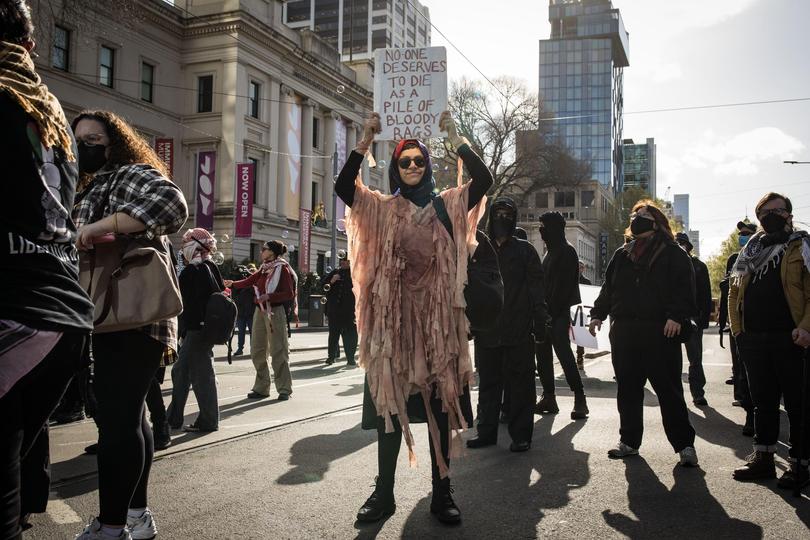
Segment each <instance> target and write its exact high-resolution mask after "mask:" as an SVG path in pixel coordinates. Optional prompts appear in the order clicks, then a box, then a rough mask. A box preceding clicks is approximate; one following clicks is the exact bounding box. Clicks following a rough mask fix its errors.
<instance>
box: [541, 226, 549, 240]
mask: <svg viewBox="0 0 810 540" xmlns="http://www.w3.org/2000/svg"><path fill="white" fill-rule="evenodd" d="M540 238H542V239H543V242H547V241H548V229H546V228H545V227H540Z"/></svg>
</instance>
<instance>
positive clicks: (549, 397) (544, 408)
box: [534, 394, 560, 414]
mask: <svg viewBox="0 0 810 540" xmlns="http://www.w3.org/2000/svg"><path fill="white" fill-rule="evenodd" d="M558 412H560V407H559V406H558V405H557V397H556V396H555V395H554V394H543V397H542V398H541V399H540V401H538V402H537V405H535V406H534V414H557V413H558Z"/></svg>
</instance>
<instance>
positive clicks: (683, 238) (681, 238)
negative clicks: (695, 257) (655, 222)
mask: <svg viewBox="0 0 810 540" xmlns="http://www.w3.org/2000/svg"><path fill="white" fill-rule="evenodd" d="M675 241H676V242H677V243H679V244H680V245H682V246H683V245H687V246H689V249H692V248H693V247H694V246H693V245H692V241H691V240H689V235H688V234H686V233H685V232H679V233H677V234H676V235H675Z"/></svg>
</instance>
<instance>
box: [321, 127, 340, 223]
mask: <svg viewBox="0 0 810 540" xmlns="http://www.w3.org/2000/svg"><path fill="white" fill-rule="evenodd" d="M325 120H326V122H325V123H324V124H325V125H324V129H326V132H325V133H324V149H323V151H324V153H325V154H327V155H328V156H330V157H332V156H334V154H335V143H336V140H337V136H336V133H337V126H338V122H340V114H338V113H336V112H335V111H332V112H331V113H329V116H327V117H326V119H325ZM328 163H329V165H328V166H327V167H326V174H325V175H324V181H323V203H324V205H325V206H326V217H327V220H329V221H330V223H331V220H333V219H334V218H335V216H333V215H332V192H333V191H334V188H335V179H334V178H333V176H332V170H333V167H334V165H333V164H332V159H329V162H328ZM338 172H340V171H338Z"/></svg>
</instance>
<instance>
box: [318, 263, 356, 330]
mask: <svg viewBox="0 0 810 540" xmlns="http://www.w3.org/2000/svg"><path fill="white" fill-rule="evenodd" d="M336 274H339V275H340V280H339V281H336V282H335V283H331V284H330V285H329V291H328V292H327V293H326V315H327V316H328V317H329V321H330V322H333V323H335V322H336V323H339V324H349V323H351V322H353V321H354V304H355V299H354V292H353V291H352V287H353V284H352V273H351V269H349V268H346V269H340V268H336V269H335V270H332V271H331V272H329V273H328V274H326V275H325V276H324V277H323V279H322V280H321V284H322V285H326V284H327V283H330V282H331V281H332V277H333V276H335V275H336Z"/></svg>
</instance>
